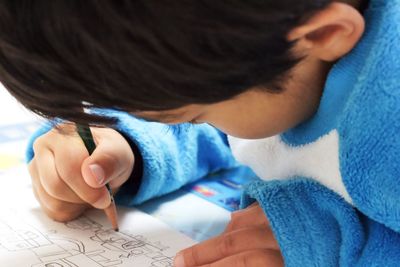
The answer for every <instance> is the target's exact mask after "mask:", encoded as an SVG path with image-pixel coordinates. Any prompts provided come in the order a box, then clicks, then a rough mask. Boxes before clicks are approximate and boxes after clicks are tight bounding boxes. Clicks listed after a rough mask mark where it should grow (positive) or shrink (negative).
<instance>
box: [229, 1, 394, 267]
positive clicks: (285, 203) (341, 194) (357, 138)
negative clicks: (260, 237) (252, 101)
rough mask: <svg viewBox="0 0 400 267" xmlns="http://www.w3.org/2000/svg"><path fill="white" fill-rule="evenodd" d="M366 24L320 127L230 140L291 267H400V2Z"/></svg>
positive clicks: (248, 197) (339, 69) (375, 7)
mask: <svg viewBox="0 0 400 267" xmlns="http://www.w3.org/2000/svg"><path fill="white" fill-rule="evenodd" d="M364 17H365V20H366V32H365V34H364V36H363V38H362V40H361V41H360V42H359V44H358V45H357V47H356V48H355V49H354V50H353V51H352V52H351V53H350V54H348V55H347V56H345V57H344V58H342V59H341V60H340V61H339V62H337V64H336V65H335V66H334V67H333V69H332V70H331V72H330V74H329V76H328V80H327V82H326V86H325V88H324V93H323V96H322V100H321V103H320V107H319V110H318V112H317V113H316V114H315V116H314V117H313V118H311V119H310V120H309V121H307V122H305V123H303V124H301V125H299V126H298V127H296V128H294V129H291V130H289V131H287V132H285V133H283V134H281V135H280V136H274V137H271V138H265V139H262V140H256V141H254V140H240V139H235V138H230V143H231V146H232V150H233V152H234V154H235V156H237V158H238V160H239V161H240V162H242V163H245V164H248V165H249V166H250V167H253V170H254V171H255V172H256V173H257V174H258V176H259V177H260V178H261V179H262V180H260V181H258V182H256V183H254V184H252V185H250V186H249V187H248V189H247V191H246V194H245V196H244V198H243V205H248V204H249V203H251V202H252V201H254V200H257V201H258V202H259V203H260V204H261V205H262V207H263V209H264V211H265V213H266V215H267V217H268V219H269V220H270V222H271V226H272V228H273V231H274V233H275V236H276V238H277V240H278V242H279V245H280V247H281V250H282V253H283V255H284V258H285V264H286V266H400V235H399V232H400V204H399V203H400V202H399V200H400V183H399V181H400V180H399V179H400V160H399V159H400V1H397V0H386V1H384V0H372V1H370V4H369V7H368V9H367V10H366V12H365V14H364Z"/></svg>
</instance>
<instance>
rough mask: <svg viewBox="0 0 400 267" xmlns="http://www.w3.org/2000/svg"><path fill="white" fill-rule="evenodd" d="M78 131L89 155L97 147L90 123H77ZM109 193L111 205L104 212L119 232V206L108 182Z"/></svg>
mask: <svg viewBox="0 0 400 267" xmlns="http://www.w3.org/2000/svg"><path fill="white" fill-rule="evenodd" d="M77 131H78V134H79V136H80V137H81V139H82V141H83V143H84V144H85V147H86V149H87V150H88V152H89V155H91V154H92V153H93V151H94V150H95V149H96V144H95V142H94V140H93V135H92V132H91V131H90V128H89V125H81V124H78V125H77ZM106 187H107V190H108V193H109V194H110V197H111V203H110V206H108V207H107V208H105V209H104V212H105V213H106V215H107V218H108V220H109V221H110V222H111V226H112V228H113V229H114V231H117V232H118V216H117V208H116V206H115V201H114V197H113V194H112V190H111V187H110V185H109V184H108V183H107V184H106Z"/></svg>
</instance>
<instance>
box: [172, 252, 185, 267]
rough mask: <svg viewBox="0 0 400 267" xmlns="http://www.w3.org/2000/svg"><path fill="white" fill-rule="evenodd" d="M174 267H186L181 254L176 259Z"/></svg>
mask: <svg viewBox="0 0 400 267" xmlns="http://www.w3.org/2000/svg"><path fill="white" fill-rule="evenodd" d="M174 267H185V259H184V258H183V255H182V254H181V253H178V254H177V255H176V256H175V259H174Z"/></svg>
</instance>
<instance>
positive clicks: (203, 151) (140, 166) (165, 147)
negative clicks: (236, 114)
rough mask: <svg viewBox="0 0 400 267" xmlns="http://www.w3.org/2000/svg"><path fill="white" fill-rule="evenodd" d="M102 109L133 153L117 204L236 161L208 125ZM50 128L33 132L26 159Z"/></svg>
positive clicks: (139, 199)
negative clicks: (166, 122) (130, 170)
mask: <svg viewBox="0 0 400 267" xmlns="http://www.w3.org/2000/svg"><path fill="white" fill-rule="evenodd" d="M102 113H103V114H105V115H107V116H112V117H115V118H116V119H117V124H116V129H117V130H118V131H119V132H120V133H121V134H122V135H123V136H124V137H125V138H126V140H127V141H128V142H129V143H130V145H131V148H132V150H133V152H134V154H135V166H134V170H133V173H132V175H131V177H130V178H129V180H128V181H127V182H126V183H125V184H124V185H123V186H122V187H121V188H120V190H119V191H118V192H117V194H116V196H115V198H116V201H117V202H118V203H119V204H123V205H136V204H140V203H142V202H144V201H146V200H148V199H151V198H153V197H157V196H161V195H163V194H166V193H169V192H172V191H174V190H176V189H178V188H180V187H182V186H183V185H185V184H187V183H188V182H191V181H194V180H197V179H199V178H201V177H204V176H205V175H207V174H209V173H211V172H215V171H217V170H220V169H225V168H231V167H234V166H236V165H237V162H236V161H235V160H234V158H233V156H232V154H231V151H230V148H229V146H228V143H227V140H226V136H225V135H224V134H222V133H221V132H219V131H218V130H216V129H215V128H213V127H211V126H209V125H205V124H202V125H182V126H180V127H179V130H178V128H177V127H176V126H166V125H163V124H160V123H151V122H146V121H143V120H140V119H137V118H135V117H133V116H132V115H129V114H127V113H124V112H118V111H110V110H107V111H102ZM51 128H52V126H51V125H50V124H48V125H45V126H43V127H42V128H41V129H39V130H38V131H37V132H36V133H35V134H34V135H33V137H32V138H31V140H30V143H29V145H28V150H27V159H28V161H29V160H30V159H31V158H32V157H33V155H34V154H33V149H32V145H33V142H34V140H35V139H36V138H37V137H38V136H40V135H42V134H44V133H46V132H47V131H49V130H50V129H51Z"/></svg>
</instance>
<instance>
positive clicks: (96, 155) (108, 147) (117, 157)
mask: <svg viewBox="0 0 400 267" xmlns="http://www.w3.org/2000/svg"><path fill="white" fill-rule="evenodd" d="M125 150H127V149H126V147H123V148H121V147H120V146H118V144H115V143H113V142H107V141H104V140H103V142H100V144H99V145H98V146H97V147H96V149H95V150H94V151H93V154H92V155H90V156H89V157H88V158H86V159H85V160H84V161H83V163H82V167H81V172H82V176H83V179H84V180H85V182H86V183H87V184H88V185H89V186H91V187H93V188H100V187H103V186H104V185H105V184H106V183H110V185H111V186H112V187H113V188H117V187H119V186H121V185H122V184H123V183H124V182H125V181H126V180H127V179H128V178H129V176H130V173H131V171H132V170H131V169H132V167H131V165H133V163H132V162H133V153H132V155H126V154H127V153H128V151H125ZM129 151H130V147H129ZM130 152H131V151H130ZM129 158H132V162H129Z"/></svg>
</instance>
